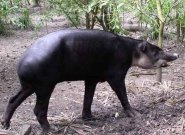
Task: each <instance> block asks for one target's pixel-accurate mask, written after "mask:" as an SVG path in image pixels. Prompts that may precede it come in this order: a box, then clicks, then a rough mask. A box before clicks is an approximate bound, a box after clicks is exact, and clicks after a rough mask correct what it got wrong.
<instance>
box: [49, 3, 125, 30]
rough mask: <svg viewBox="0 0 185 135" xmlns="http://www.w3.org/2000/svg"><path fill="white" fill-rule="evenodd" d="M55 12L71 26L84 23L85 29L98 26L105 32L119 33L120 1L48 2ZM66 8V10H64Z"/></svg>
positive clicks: (121, 5)
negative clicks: (62, 15)
mask: <svg viewBox="0 0 185 135" xmlns="http://www.w3.org/2000/svg"><path fill="white" fill-rule="evenodd" d="M49 2H50V4H52V5H53V7H54V10H55V12H57V13H58V14H61V13H62V14H64V15H65V16H66V17H67V19H68V20H69V21H70V22H71V23H72V25H73V26H75V27H78V26H80V25H81V24H82V22H86V28H88V29H89V28H90V29H92V28H93V27H94V25H95V24H99V25H101V26H102V28H103V29H104V30H106V31H111V32H115V33H120V32H121V31H122V29H121V21H120V17H119V14H120V13H121V12H122V7H123V3H122V2H121V0H118V1H116V0H101V1H99V0H49ZM66 7H67V8H66Z"/></svg>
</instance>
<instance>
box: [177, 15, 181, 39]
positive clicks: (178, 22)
mask: <svg viewBox="0 0 185 135" xmlns="http://www.w3.org/2000/svg"><path fill="white" fill-rule="evenodd" d="M180 29H181V27H180V20H179V13H177V12H176V32H177V41H180Z"/></svg>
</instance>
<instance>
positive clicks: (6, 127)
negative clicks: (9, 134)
mask: <svg viewBox="0 0 185 135" xmlns="http://www.w3.org/2000/svg"><path fill="white" fill-rule="evenodd" d="M1 124H2V128H3V129H8V128H9V127H10V123H9V122H6V121H1Z"/></svg>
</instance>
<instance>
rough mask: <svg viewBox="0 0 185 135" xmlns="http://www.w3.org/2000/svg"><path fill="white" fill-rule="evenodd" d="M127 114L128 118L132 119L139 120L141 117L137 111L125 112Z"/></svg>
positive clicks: (128, 110)
mask: <svg viewBox="0 0 185 135" xmlns="http://www.w3.org/2000/svg"><path fill="white" fill-rule="evenodd" d="M125 113H126V115H127V116H128V117H132V118H138V117H141V114H140V113H139V112H137V111H135V110H134V109H132V108H131V109H127V110H125Z"/></svg>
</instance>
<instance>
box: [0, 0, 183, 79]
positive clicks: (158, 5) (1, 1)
mask: <svg viewBox="0 0 185 135" xmlns="http://www.w3.org/2000/svg"><path fill="white" fill-rule="evenodd" d="M34 7H38V8H43V9H45V10H44V12H42V16H43V17H42V18H41V19H40V23H38V22H37V23H36V24H34V23H33V21H32V18H31V16H32V13H31V11H32V10H31V9H33V8H34ZM184 9H185V0H133V1H130V0H45V1H44V0H0V34H6V33H7V31H9V30H11V29H14V28H19V29H30V28H32V29H36V28H38V26H42V25H45V24H46V26H47V21H51V20H52V18H53V17H54V16H56V15H57V16H65V17H66V19H68V20H69V22H70V23H71V26H74V27H76V28H84V27H85V28H86V29H95V28H99V29H103V30H105V31H110V32H113V33H118V34H125V35H126V34H128V33H129V31H142V35H143V36H142V38H145V39H146V38H151V39H158V45H159V46H160V47H162V42H163V38H164V37H167V38H173V39H176V40H177V41H180V42H183V40H184V36H185V10H184ZM126 15H127V16H128V15H131V16H132V18H133V21H131V22H129V23H133V22H134V23H136V24H137V26H136V27H129V28H128V27H125V23H128V22H127V21H125V20H126V19H127V16H126ZM38 24H39V25H38ZM160 74H161V70H160V71H159V75H158V81H161V75H160Z"/></svg>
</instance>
